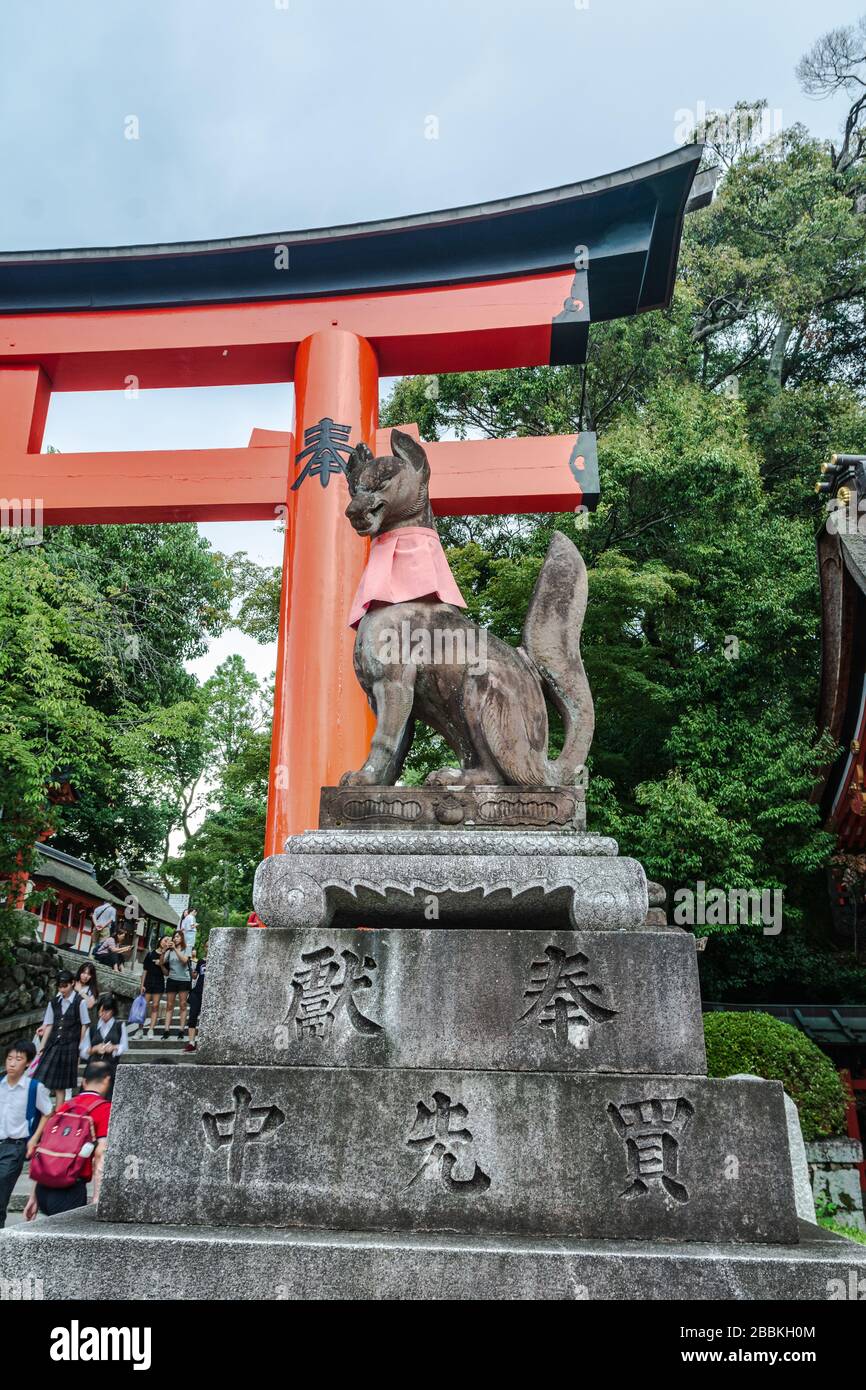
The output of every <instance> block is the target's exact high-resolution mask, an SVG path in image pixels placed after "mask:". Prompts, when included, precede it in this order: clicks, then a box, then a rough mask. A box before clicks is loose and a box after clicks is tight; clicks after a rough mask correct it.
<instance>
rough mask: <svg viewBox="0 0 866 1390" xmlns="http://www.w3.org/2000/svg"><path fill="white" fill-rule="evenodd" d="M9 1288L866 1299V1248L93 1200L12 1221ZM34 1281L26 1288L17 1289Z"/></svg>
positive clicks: (2, 1245) (209, 1294) (177, 1295)
mask: <svg viewBox="0 0 866 1390" xmlns="http://www.w3.org/2000/svg"><path fill="white" fill-rule="evenodd" d="M0 1280H2V1281H4V1282H3V1283H2V1284H0V1291H2V1296H4V1297H13V1298H16V1297H20V1296H21V1295H22V1294H23V1295H24V1296H25V1297H27V1296H31V1297H32V1293H30V1294H29V1295H28V1293H27V1290H28V1288H29V1289H30V1290H32V1289H33V1287H34V1284H35V1281H37V1280H40V1281H41V1285H42V1287H41V1290H40V1293H41V1296H42V1297H44V1298H45V1299H49V1300H72V1299H87V1300H88V1301H94V1300H95V1301H97V1302H98V1301H99V1300H102V1299H124V1300H145V1301H148V1302H152V1301H153V1300H154V1299H159V1300H160V1301H163V1300H165V1299H172V1300H190V1299H201V1300H207V1301H208V1302H212V1301H216V1300H220V1299H244V1300H249V1301H253V1300H268V1301H270V1300H289V1299H291V1300H303V1301H309V1300H319V1299H352V1300H365V1301H366V1300H400V1301H403V1300H411V1299H417V1300H422V1301H435V1300H453V1299H461V1300H466V1301H471V1302H477V1301H479V1300H503V1301H504V1300H515V1299H521V1300H523V1299H555V1300H572V1299H589V1300H602V1301H608V1300H610V1301H616V1300H621V1301H631V1302H638V1301H640V1302H642V1303H645V1302H651V1301H659V1302H661V1301H668V1300H670V1301H674V1302H680V1301H690V1300H723V1299H736V1300H742V1301H751V1300H768V1301H776V1302H788V1301H790V1300H795V1299H805V1300H808V1301H814V1302H824V1301H827V1300H831V1299H841V1300H853V1299H857V1298H858V1297H859V1299H860V1300H862V1299H863V1298H864V1297H866V1246H861V1245H856V1244H854V1242H853V1241H847V1240H843V1239H841V1238H840V1237H837V1236H833V1235H831V1234H830V1233H829V1232H826V1231H822V1230H821V1229H820V1228H819V1227H817V1226H807V1225H806V1224H805V1223H803V1224H802V1226H801V1244H799V1245H796V1246H791V1247H786V1246H760V1245H737V1246H731V1245H717V1244H690V1245H677V1244H664V1243H662V1242H655V1241H646V1242H642V1241H617V1242H615V1243H613V1242H605V1241H588V1240H575V1239H574V1238H572V1237H564V1238H561V1239H558V1240H545V1239H535V1238H523V1239H521V1238H519V1237H501V1236H472V1237H468V1236H463V1237H460V1236H446V1235H423V1236H419V1235H415V1236H411V1235H390V1234H388V1235H367V1234H357V1233H355V1232H345V1233H337V1232H333V1231H268V1230H250V1229H245V1230H242V1229H222V1230H216V1229H212V1228H208V1227H199V1228H197V1229H195V1230H191V1229H190V1228H188V1227H173V1226H161V1227H154V1226H144V1225H132V1224H130V1225H109V1224H108V1223H106V1222H101V1221H97V1220H96V1219H95V1213H94V1210H93V1208H92V1207H88V1208H87V1209H85V1210H84V1211H82V1212H70V1213H68V1214H67V1215H65V1216H54V1217H51V1218H49V1219H45V1218H39V1219H38V1220H37V1221H36V1222H34V1223H33V1225H32V1226H28V1227H14V1228H13V1229H11V1230H7V1231H5V1232H0ZM16 1281H20V1292H19V1291H17V1290H16Z"/></svg>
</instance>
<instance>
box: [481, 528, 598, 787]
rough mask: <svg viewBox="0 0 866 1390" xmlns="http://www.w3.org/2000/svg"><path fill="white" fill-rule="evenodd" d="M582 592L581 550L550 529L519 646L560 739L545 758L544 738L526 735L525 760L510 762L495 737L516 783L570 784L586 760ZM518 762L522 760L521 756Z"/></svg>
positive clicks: (591, 718) (590, 720)
mask: <svg viewBox="0 0 866 1390" xmlns="http://www.w3.org/2000/svg"><path fill="white" fill-rule="evenodd" d="M586 595H587V578H586V565H585V564H584V562H583V556H582V555H581V554H580V551H579V550H578V549H577V546H576V545H574V543H573V542H572V541H570V540H569V539H568V537H567V536H564V535H563V534H562V533H561V532H560V531H555V532H554V533H553V536H552V538H551V541H550V546H549V547H548V551H547V555H546V556H545V560H544V564H543V565H542V567H541V572H540V574H539V576H538V579H537V581H536V584H535V589H534V591H533V594H532V599H531V600H530V604H529V609H528V612H527V614H526V621H525V622H524V624H523V641H522V650H523V652H524V653H525V655H526V656H527V657H528V658H529V661H530V662H531V664H532V665H533V666H534V667H535V670H536V672H537V674H538V675H539V676H540V678H541V683H542V686H543V687H544V692H545V694H546V695H547V697H548V699H549V700H550V702H551V704H552V705H553V706H554V707H555V708H556V709H557V710H558V711H559V713H560V715H561V716H562V722H563V726H564V729H565V741H564V743H563V745H562V752H561V753H560V755H559V757H558V758H557V759H556V760H555V761H554V762H551V761H550V759H549V758H548V757H547V747H546V740H545V747H543V748H539V747H532V744H533V742H537V737H536V739H535V740H533V739H532V737H531V735H530V737H529V738H528V739H527V743H528V745H529V746H528V748H526V753H527V756H526V764H525V765H521V766H515V765H514V764H515V762H516V761H517V759H516V758H515V753H516V750H515V748H514V746H513V743H512V745H511V747H510V748H509V749H507V750H506V748H505V747H504V746H503V742H504V740H503V741H501V740H498V739H497V740H496V742H497V743H498V744H499V747H498V748H497V749H496V752H497V755H498V757H499V760H500V765H501V766H502V767H503V771H505V772H506V775H507V776H508V777H509V780H510V781H513V782H514V783H515V784H516V785H517V786H532V785H535V786H547V787H569V786H574V784H575V782H576V780H577V775H578V772H579V770H580V768H581V767H582V766H583V764H584V763H585V762H586V757H587V754H588V753H589V748H590V744H591V743H592V735H593V732H594V730H595V710H594V708H593V703H592V694H591V692H590V688H589V681H588V680H587V678H586V671H585V670H584V666H583V661H582V659H581V655H580V634H581V629H582V627H583V617H584V613H585V612H586ZM544 727H545V729H546V720H545V721H544ZM527 733H529V731H528V730H527ZM524 747H526V744H524ZM509 755H510V756H509ZM520 762H521V764H523V758H520Z"/></svg>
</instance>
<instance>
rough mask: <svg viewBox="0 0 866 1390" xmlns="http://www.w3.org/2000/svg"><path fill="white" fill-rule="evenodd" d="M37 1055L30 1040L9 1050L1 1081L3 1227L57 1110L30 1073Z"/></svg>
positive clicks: (0, 1209)
mask: <svg viewBox="0 0 866 1390" xmlns="http://www.w3.org/2000/svg"><path fill="white" fill-rule="evenodd" d="M35 1056H36V1048H35V1047H34V1046H33V1044H32V1042H29V1041H27V1040H26V1039H20V1040H19V1041H18V1042H13V1043H10V1044H9V1046H8V1047H7V1049H6V1074H5V1076H4V1077H3V1079H2V1081H0V1230H2V1228H3V1227H4V1226H5V1225H6V1211H7V1208H8V1206H9V1199H10V1197H11V1196H12V1192H13V1190H14V1188H15V1184H16V1182H17V1181H18V1179H19V1177H20V1176H21V1172H22V1170H23V1168H24V1164H25V1162H26V1160H27V1159H28V1158H30V1157H31V1156H32V1154H33V1150H34V1149H35V1147H36V1145H37V1144H38V1142H39V1139H40V1137H41V1135H42V1131H43V1129H44V1128H45V1122H46V1120H47V1118H48V1116H49V1115H50V1114H51V1112H52V1110H53V1109H54V1106H53V1104H52V1101H51V1096H50V1095H49V1094H48V1092H47V1091H46V1089H45V1087H44V1086H43V1085H42V1082H41V1081H37V1080H36V1078H35V1076H34V1077H30V1076H28V1075H27V1068H28V1067H29V1066H30V1063H31V1062H32V1061H33V1058H34V1057H35Z"/></svg>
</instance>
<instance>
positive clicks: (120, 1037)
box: [79, 994, 129, 1100]
mask: <svg viewBox="0 0 866 1390" xmlns="http://www.w3.org/2000/svg"><path fill="white" fill-rule="evenodd" d="M79 1051H80V1055H81V1058H82V1061H85V1062H88V1061H90V1059H91V1058H92V1059H93V1061H97V1060H98V1061H100V1062H107V1063H108V1065H109V1066H110V1067H111V1089H110V1090H109V1092H108V1099H109V1100H110V1099H111V1094H112V1091H113V1090H114V1077H115V1074H116V1072H117V1064H118V1062H119V1061H120V1058H121V1057H122V1056H123V1054H124V1052H128V1051H129V1037H128V1036H127V1032H126V1024H125V1023H124V1022H123V1019H121V1018H118V1016H117V1000H116V999H115V997H114V995H113V994H101V995H100V996H99V1006H98V1016H97V1017H96V1018H95V1019H94V1020H93V1022H92V1023H91V1025H90V1027H89V1028H88V1030H87V1033H86V1034H85V1036H84V1037H83V1038H82V1040H81V1047H80V1049H79Z"/></svg>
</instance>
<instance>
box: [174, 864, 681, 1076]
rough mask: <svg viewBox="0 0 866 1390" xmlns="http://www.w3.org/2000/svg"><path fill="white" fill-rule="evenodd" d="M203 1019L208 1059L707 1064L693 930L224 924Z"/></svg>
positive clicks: (650, 1068) (517, 1065)
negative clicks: (374, 928)
mask: <svg viewBox="0 0 866 1390" xmlns="http://www.w3.org/2000/svg"><path fill="white" fill-rule="evenodd" d="M610 862H612V863H615V862H617V861H615V860H611V861H610ZM201 1025H202V1031H201V1038H200V1047H199V1056H200V1057H201V1060H202V1061H203V1062H208V1063H232V1062H238V1063H252V1064H255V1065H259V1066H352V1067H364V1066H371V1067H377V1066H385V1065H387V1066H392V1067H434V1068H435V1067H445V1068H449V1069H460V1068H464V1067H466V1068H471V1069H485V1068H490V1069H496V1070H499V1069H501V1070H508V1071H519V1070H527V1071H538V1070H544V1071H547V1070H551V1071H554V1070H555V1071H581V1072H626V1073H630V1074H631V1073H636V1072H647V1073H649V1074H653V1075H658V1074H660V1073H664V1072H670V1073H672V1074H681V1073H687V1074H702V1073H705V1072H706V1054H705V1050H704V1032H703V1022H702V1017H701V1006H700V992H699V984H698V970H697V957H696V953H695V943H694V938H693V937H692V936H691V934H690V933H687V932H683V931H680V930H679V929H671V930H670V931H661V932H660V931H646V932H643V931H634V932H612V931H603V932H573V931H556V930H546V931H534V930H525V929H522V928H521V929H514V930H507V929H505V928H498V929H490V930H487V931H466V930H463V929H460V928H447V927H431V928H425V929H419V928H408V927H407V928H405V929H402V930H400V929H391V928H383V929H380V930H377V931H361V930H358V929H355V930H352V929H341V930H338V929H336V928H331V929H325V930H306V931H305V930H291V929H281V928H277V927H271V928H270V929H269V930H268V931H255V930H253V931H237V930H235V929H233V928H229V929H226V928H215V929H214V930H213V931H212V932H211V935H210V942H209V953H208V974H207V987H206V992H205V996H204V1003H203V1009H202V1017H201Z"/></svg>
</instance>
